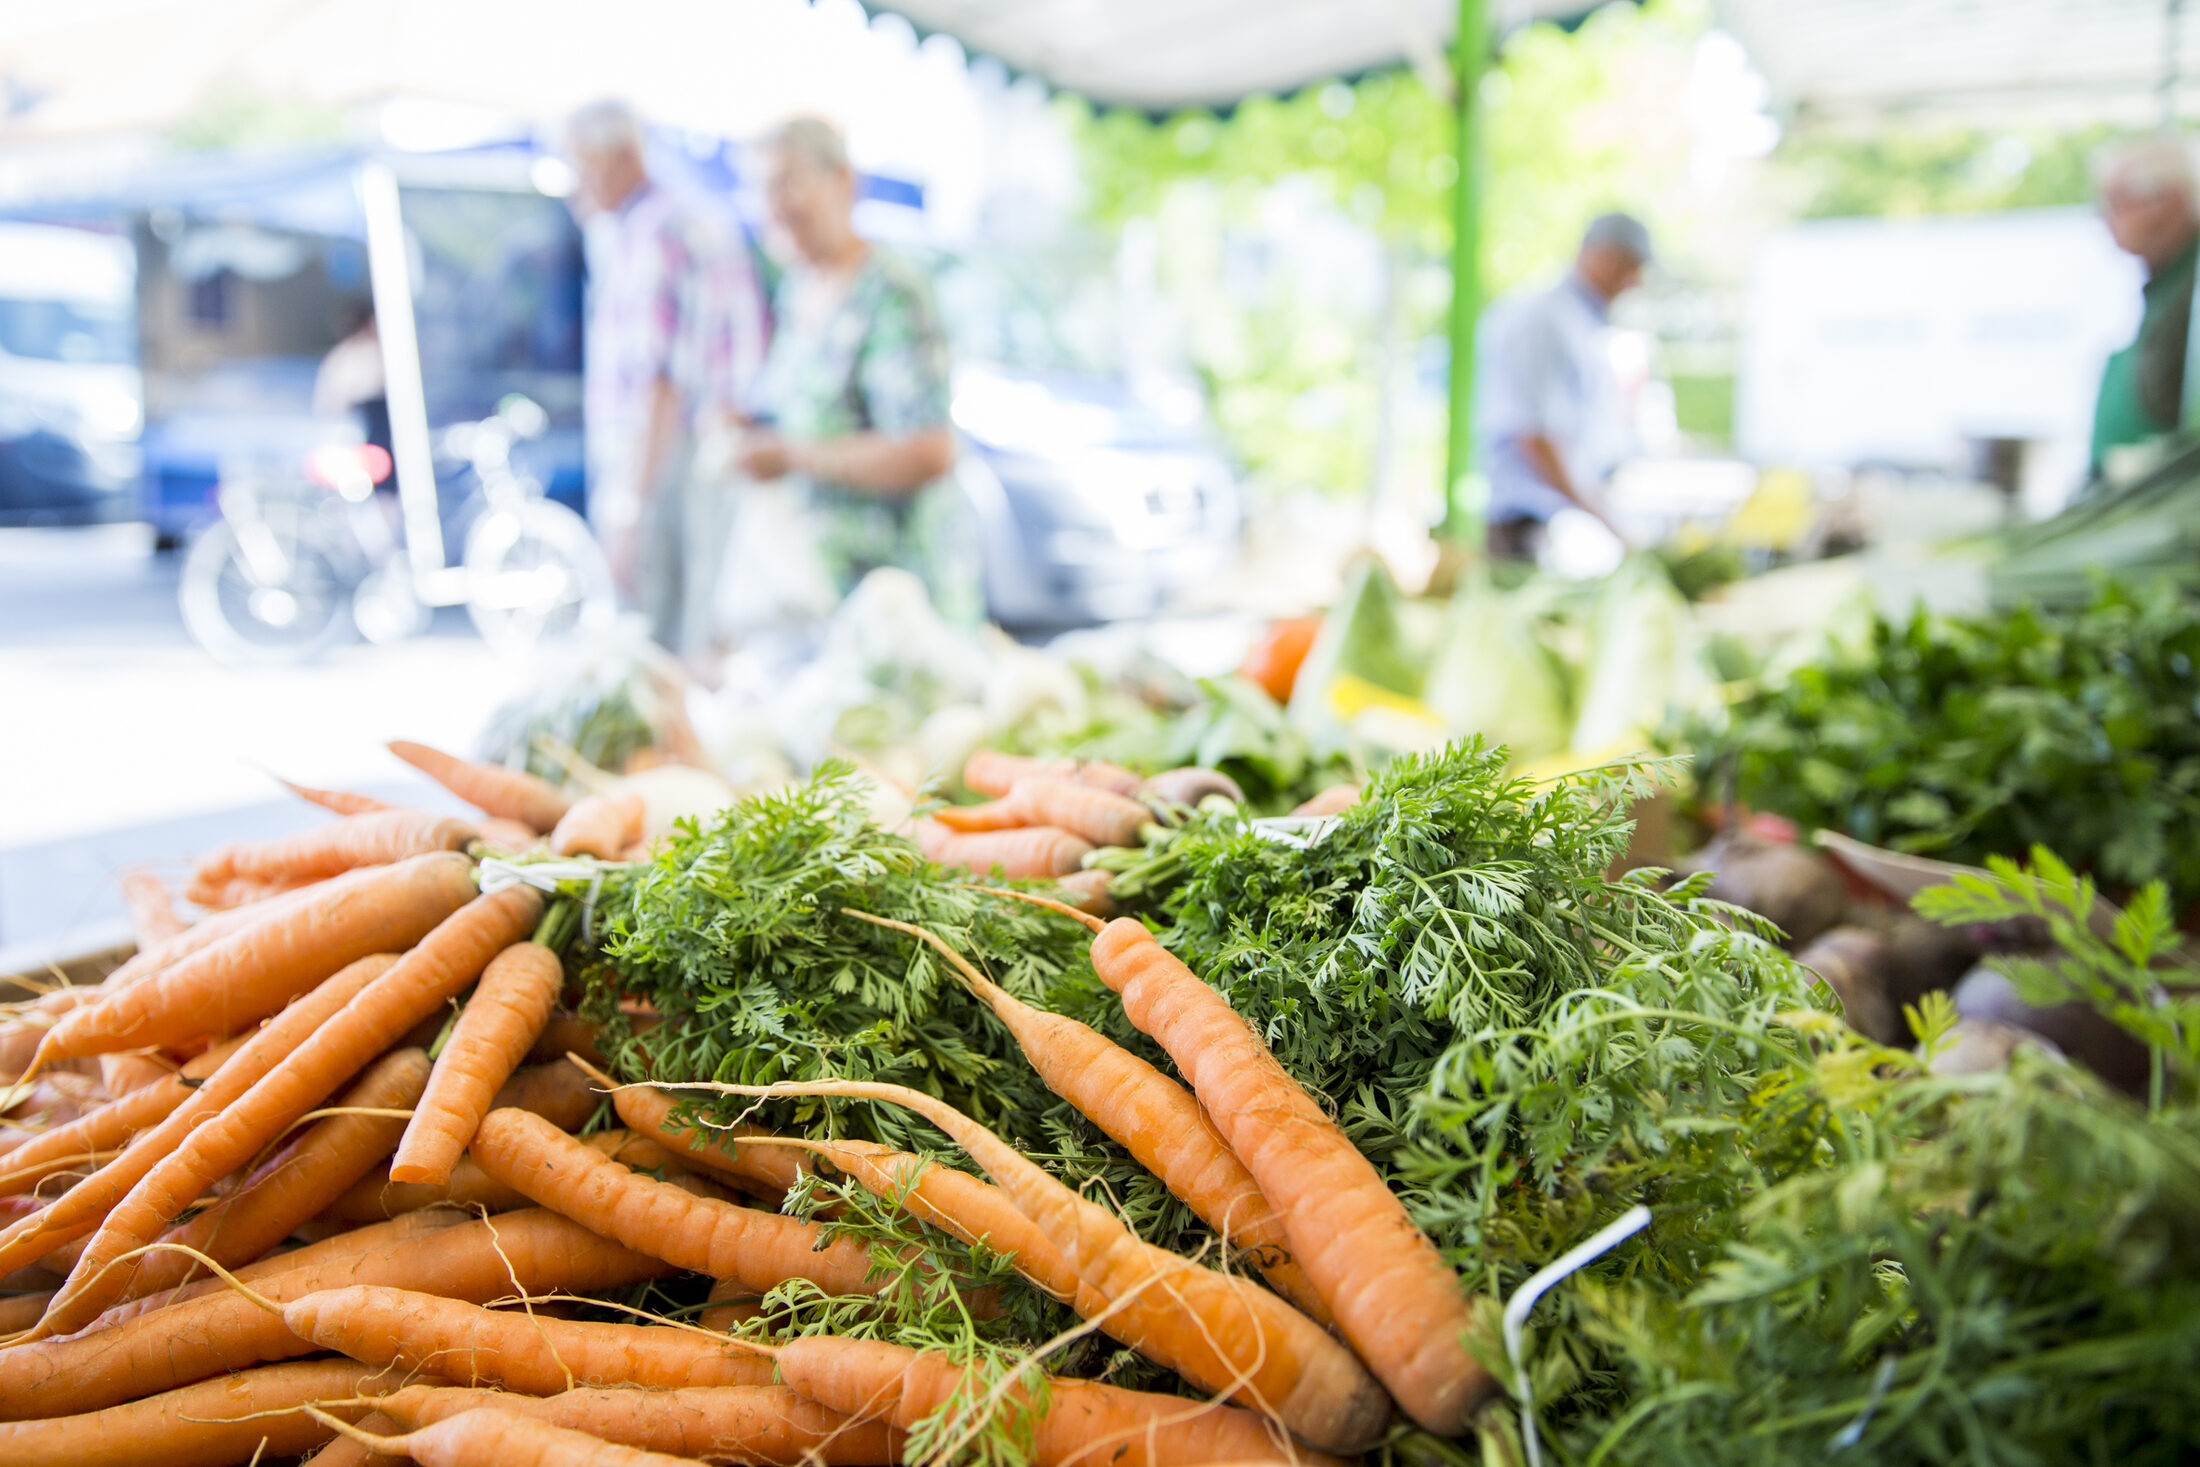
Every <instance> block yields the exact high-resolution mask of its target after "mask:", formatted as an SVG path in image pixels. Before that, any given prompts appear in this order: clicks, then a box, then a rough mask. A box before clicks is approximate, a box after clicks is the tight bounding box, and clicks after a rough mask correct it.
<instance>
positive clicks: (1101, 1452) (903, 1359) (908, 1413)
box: [772, 1335, 1341, 1467]
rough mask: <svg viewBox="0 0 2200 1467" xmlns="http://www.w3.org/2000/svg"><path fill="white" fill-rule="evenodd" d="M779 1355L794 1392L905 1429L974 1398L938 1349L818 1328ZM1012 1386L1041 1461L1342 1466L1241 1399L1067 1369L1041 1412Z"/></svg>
mask: <svg viewBox="0 0 2200 1467" xmlns="http://www.w3.org/2000/svg"><path fill="white" fill-rule="evenodd" d="M772 1354H773V1356H774V1358H775V1359H776V1360H777V1362H778V1365H779V1373H780V1375H781V1377H782V1378H784V1379H785V1381H786V1382H787V1384H788V1386H789V1387H790V1388H792V1389H793V1390H795V1391H798V1392H800V1393H801V1394H802V1395H804V1396H807V1397H809V1398H810V1399H811V1400H813V1401H816V1402H818V1403H820V1404H821V1405H826V1406H830V1407H832V1408H834V1409H835V1410H837V1411H842V1412H845V1413H846V1414H848V1415H850V1416H862V1417H871V1418H874V1419H877V1420H880V1421H887V1422H891V1423H893V1424H894V1425H895V1426H898V1427H900V1428H902V1429H903V1430H913V1429H914V1428H915V1427H917V1426H918V1425H919V1424H920V1423H922V1422H924V1421H926V1420H927V1419H929V1418H931V1417H933V1416H936V1415H938V1414H939V1413H940V1412H942V1411H945V1410H948V1409H950V1408H951V1407H954V1406H956V1405H958V1404H967V1402H968V1401H969V1399H970V1394H971V1390H970V1388H971V1382H970V1380H969V1378H968V1375H969V1373H968V1369H967V1367H965V1366H962V1365H958V1364H956V1363H955V1362H954V1361H952V1360H950V1359H949V1358H947V1357H946V1356H945V1355H943V1354H941V1353H939V1352H938V1351H918V1350H911V1349H907V1348H905V1347H903V1346H900V1345H892V1344H888V1343H886V1342H885V1341H883V1340H851V1339H843V1338H840V1337H837V1336H833V1335H809V1336H805V1337H803V1338H801V1339H793V1340H787V1341H784V1342H782V1343H781V1344H779V1345H776V1346H774V1347H772ZM1005 1394H1006V1397H1007V1399H1008V1400H1010V1401H1012V1402H1013V1409H1017V1410H1020V1411H1025V1412H1031V1413H1032V1429H1033V1430H1032V1450H1031V1463H1032V1467H1073V1464H1090V1467H1189V1464H1195V1463H1207V1462H1214V1461H1217V1460H1220V1459H1222V1458H1232V1459H1237V1460H1241V1461H1251V1462H1297V1463H1301V1464H1304V1467H1323V1464H1327V1467H1341V1464H1339V1459H1337V1458H1335V1457H1331V1456H1328V1455H1326V1454H1324V1453H1321V1452H1310V1451H1308V1450H1307V1449H1306V1448H1304V1447H1294V1446H1292V1445H1290V1444H1289V1443H1288V1442H1286V1441H1284V1440H1282V1434H1281V1433H1280V1432H1277V1431H1275V1430H1274V1428H1273V1427H1271V1426H1270V1425H1269V1424H1268V1423H1267V1422H1266V1421H1263V1420H1262V1419H1261V1418H1260V1417H1259V1416H1256V1415H1254V1414H1253V1413H1252V1412H1250V1411H1244V1410H1240V1409H1238V1408H1237V1407H1234V1406H1221V1405H1216V1404H1214V1403H1213V1402H1210V1401H1188V1400H1186V1399H1184V1398H1183V1397H1182V1396H1163V1395H1156V1394H1153V1393H1151V1392H1148V1391H1131V1390H1124V1389H1123V1388H1122V1387H1120V1386H1110V1385H1102V1384H1100V1383H1099V1382H1097V1381H1089V1380H1075V1379H1069V1378H1064V1377H1059V1376H1057V1377H1054V1378H1051V1379H1049V1380H1048V1381H1047V1387H1046V1403H1047V1404H1046V1409H1045V1411H1044V1412H1036V1411H1034V1409H1033V1402H1032V1392H1031V1391H1030V1390H1029V1389H1028V1388H1027V1387H1022V1386H1021V1385H1020V1384H1019V1387H1018V1388H1017V1389H1014V1390H1012V1391H1010V1392H1007V1393H1005Z"/></svg>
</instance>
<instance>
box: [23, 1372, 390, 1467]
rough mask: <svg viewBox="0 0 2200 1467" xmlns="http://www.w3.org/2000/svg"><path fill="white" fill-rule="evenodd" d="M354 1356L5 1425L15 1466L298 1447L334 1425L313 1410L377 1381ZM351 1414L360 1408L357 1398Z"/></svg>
mask: <svg viewBox="0 0 2200 1467" xmlns="http://www.w3.org/2000/svg"><path fill="white" fill-rule="evenodd" d="M376 1384H377V1382H376V1381H375V1373H374V1372H373V1371H372V1370H370V1369H368V1368H366V1367H364V1366H360V1365H355V1364H353V1363H352V1362H351V1361H349V1360H313V1361H307V1362H303V1363H300V1364H296V1365H270V1366H267V1367H265V1368H263V1369H260V1370H247V1371H244V1372H242V1373H240V1374H237V1375H232V1376H227V1377H225V1378H223V1379H220V1380H209V1381H204V1382H202V1383H200V1384H198V1385H190V1386H184V1387H183V1388H181V1389H180V1390H173V1391H166V1392H163V1393H162V1394H160V1395H157V1396H150V1397H148V1398H146V1399H145V1400H142V1401H132V1402H131V1403H130V1404H129V1405H127V1406H111V1407H109V1408H107V1409H106V1410H104V1411H93V1412H90V1413H87V1414H85V1415H80V1416H58V1417H54V1418H51V1419H49V1420H45V1421H17V1422H11V1423H8V1424H6V1425H0V1461H5V1462H7V1463H8V1464H9V1467H144V1464H146V1463H148V1462H157V1463H159V1464H160V1467H227V1464H230V1463H238V1462H244V1461H247V1460H254V1461H267V1460H269V1459H273V1458H281V1457H295V1456H297V1455H298V1454H299V1453H300V1452H304V1451H308V1450H311V1449H312V1448H313V1447H316V1446H318V1445H320V1444H321V1443H322V1442H325V1441H327V1440H328V1439H329V1438H330V1436H332V1435H333V1434H334V1433H333V1431H332V1430H331V1428H329V1427H326V1426H323V1425H322V1424H321V1423H320V1422H318V1421H315V1420H314V1419H313V1418H312V1417H311V1416H308V1415H307V1414H305V1413H304V1412H303V1411H298V1410H294V1409H292V1408H295V1407H299V1406H303V1405H305V1404H306V1403H307V1402H309V1401H339V1400H343V1399H345V1398H347V1397H352V1396H357V1395H360V1394H362V1392H364V1391H368V1390H373V1389H374V1388H375V1386H376ZM349 1414H351V1415H354V1416H356V1415H357V1414H359V1413H358V1410H357V1408H354V1409H353V1410H352V1411H351V1412H350V1413H349Z"/></svg>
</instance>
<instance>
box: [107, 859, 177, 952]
mask: <svg viewBox="0 0 2200 1467" xmlns="http://www.w3.org/2000/svg"><path fill="white" fill-rule="evenodd" d="M122 900H123V902H124V904H125V905H127V906H128V907H129V909H130V929H131V931H132V932H134V933H135V934H136V935H137V945H138V948H139V949H140V950H141V951H142V950H144V949H146V948H149V947H153V946H156V945H158V944H160V943H163V942H166V941H167V940H168V939H169V938H171V937H174V936H175V935H176V934H177V933H179V932H181V931H183V929H184V925H185V924H184V920H183V919H182V918H181V917H179V916H177V915H176V903H175V899H174V898H173V897H171V896H170V895H169V893H168V883H167V882H165V881H163V880H161V879H160V877H159V876H157V875H156V874H154V873H153V872H151V871H148V870H146V869H145V868H144V867H142V866H134V867H132V868H131V869H129V870H128V871H125V872H123V873H122Z"/></svg>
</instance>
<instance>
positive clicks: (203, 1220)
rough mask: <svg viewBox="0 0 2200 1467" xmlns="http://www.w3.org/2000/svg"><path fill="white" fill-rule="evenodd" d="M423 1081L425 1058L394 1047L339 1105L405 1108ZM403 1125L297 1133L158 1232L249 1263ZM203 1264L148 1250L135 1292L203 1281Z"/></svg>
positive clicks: (345, 1118) (325, 1125)
mask: <svg viewBox="0 0 2200 1467" xmlns="http://www.w3.org/2000/svg"><path fill="white" fill-rule="evenodd" d="M427 1083H428V1056H427V1054H426V1052H425V1051H422V1050H418V1049H398V1050H392V1051H391V1052H390V1053H388V1054H386V1055H384V1056H383V1057H382V1058H381V1059H379V1060H377V1061H375V1063H374V1064H373V1065H371V1066H369V1067H368V1069H367V1072H366V1073H365V1074H364V1075H362V1076H360V1077H359V1082H358V1083H357V1084H356V1085H353V1086H352V1087H351V1089H350V1090H348V1091H346V1092H345V1093H344V1095H343V1097H342V1098H341V1099H340V1100H338V1101H337V1105H338V1107H339V1108H341V1109H346V1110H403V1109H404V1108H406V1107H407V1106H410V1105H412V1104H413V1103H414V1102H415V1101H416V1100H418V1099H419V1098H420V1092H421V1089H422V1087H423V1086H425V1085H426V1084H427ZM404 1124H405V1123H404V1121H403V1120H401V1119H398V1118H395V1117H391V1116H378V1115H335V1116H330V1117H328V1118H327V1119H326V1120H323V1121H318V1122H316V1123H315V1124H314V1125H313V1126H311V1127H310V1128H308V1129H306V1130H304V1131H300V1132H299V1133H297V1135H296V1136H294V1137H293V1138H292V1139H291V1140H290V1142H289V1143H288V1144H287V1145H285V1146H284V1147H283V1149H282V1150H280V1151H278V1152H276V1153H275V1155H274V1156H272V1157H271V1158H269V1159H268V1160H267V1161H265V1162H262V1163H261V1164H260V1165H259V1166H258V1167H256V1168H255V1169H254V1170H253V1173H252V1175H251V1176H249V1177H247V1178H246V1179H245V1181H244V1183H243V1185H241V1186H239V1187H238V1188H236V1189H235V1190H234V1191H231V1192H229V1193H227V1194H225V1195H224V1196H223V1197H222V1198H221V1199H220V1200H219V1201H217V1202H214V1203H211V1204H209V1205H208V1206H207V1208H206V1209H205V1210H204V1211H203V1212H200V1213H199V1214H198V1215H197V1216H195V1217H193V1218H192V1219H191V1220H190V1221H189V1222H186V1223H182V1224H179V1225H178V1226H176V1227H173V1228H170V1229H169V1230H168V1232H166V1233H165V1234H163V1235H162V1238H161V1241H163V1242H166V1243H182V1244H184V1245H185V1246H187V1247H191V1248H196V1249H197V1250H198V1251H199V1252H201V1253H204V1254H206V1255H207V1256H208V1257H209V1258H212V1259H213V1260H214V1261H215V1262H216V1263H218V1264H221V1265H222V1266H223V1267H225V1268H234V1267H236V1266H237V1265H239V1264H243V1263H250V1262H251V1261H252V1260H253V1259H255V1258H258V1257H259V1256H260V1255H261V1254H263V1253H265V1252H267V1250H268V1249H270V1248H272V1247H274V1246H275V1245H276V1244H278V1243H280V1242H282V1240H283V1239H285V1238H287V1237H289V1236H290V1234H291V1230H292V1229H294V1228H296V1227H297V1226H298V1225H299V1224H300V1223H302V1222H304V1221H305V1220H306V1219H307V1218H309V1217H312V1216H313V1215H314V1214H316V1213H318V1212H319V1211H321V1209H322V1208H324V1207H326V1206H328V1205H329V1203H331V1202H333V1201H334V1200H335V1199H336V1198H337V1197H339V1196H341V1195H342V1194H343V1191H344V1189H345V1188H346V1187H349V1186H350V1185H351V1184H352V1183H353V1182H354V1181H356V1180H358V1178H359V1176H360V1174H361V1173H362V1172H365V1171H366V1170H367V1169H368V1168H369V1167H372V1166H373V1165H374V1164H375V1163H376V1162H378V1161H380V1160H381V1159H382V1158H383V1157H385V1156H387V1155H389V1153H390V1149H391V1148H392V1147H394V1146H395V1145H396V1144H397V1137H398V1133H399V1132H400V1131H401V1130H402V1129H403V1128H404ZM203 1272H204V1266H203V1265H201V1264H200V1263H199V1262H198V1260H196V1259H194V1258H192V1257H190V1256H189V1255H188V1254H183V1253H168V1252H162V1253H154V1254H150V1255H148V1256H147V1257H146V1258H145V1259H144V1260H143V1261H142V1262H141V1263H140V1264H139V1266H138V1272H137V1277H136V1279H134V1280H133V1281H132V1282H131V1285H130V1290H131V1292H132V1293H133V1294H150V1293H154V1292H156V1291H158V1290H161V1289H167V1288H172V1287H174V1286H175V1285H177V1284H180V1283H184V1282H186V1281H187V1280H189V1279H191V1278H193V1277H198V1276H201V1275H202V1274H203Z"/></svg>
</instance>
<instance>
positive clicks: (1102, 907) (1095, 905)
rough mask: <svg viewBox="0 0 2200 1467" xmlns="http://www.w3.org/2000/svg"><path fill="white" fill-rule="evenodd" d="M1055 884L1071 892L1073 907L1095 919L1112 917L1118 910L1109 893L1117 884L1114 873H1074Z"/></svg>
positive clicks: (1056, 881) (1059, 879)
mask: <svg viewBox="0 0 2200 1467" xmlns="http://www.w3.org/2000/svg"><path fill="white" fill-rule="evenodd" d="M1054 884H1055V885H1057V886H1059V887H1061V888H1063V889H1064V890H1066V891H1067V892H1069V894H1070V896H1069V900H1070V902H1071V904H1072V905H1074V906H1076V907H1078V908H1080V909H1081V910H1083V911H1087V912H1090V913H1092V915H1094V916H1095V917H1100V918H1107V917H1112V916H1114V915H1115V914H1116V912H1117V910H1118V908H1117V907H1116V904H1115V898H1114V897H1113V896H1112V895H1110V894H1109V891H1108V888H1109V887H1111V886H1113V885H1114V884H1115V873H1114V872H1113V871H1072V872H1070V873H1069V874H1068V875H1067V876H1061V877H1057V878H1055V883H1054Z"/></svg>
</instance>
